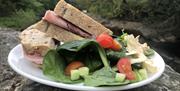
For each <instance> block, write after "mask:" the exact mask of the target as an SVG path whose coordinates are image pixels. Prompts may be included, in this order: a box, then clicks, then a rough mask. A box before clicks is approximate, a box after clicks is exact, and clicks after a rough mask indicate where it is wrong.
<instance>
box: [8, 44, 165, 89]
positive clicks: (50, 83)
mask: <svg viewBox="0 0 180 91" xmlns="http://www.w3.org/2000/svg"><path fill="white" fill-rule="evenodd" d="M19 47H21V50H22V45H21V44H18V45H16V46H15V47H14V48H13V49H11V51H10V52H9V55H8V63H9V65H10V67H11V68H12V69H13V70H14V71H15V72H17V73H18V74H20V75H22V76H24V77H26V78H28V79H31V80H33V81H35V82H38V83H41V84H45V85H48V86H53V87H57V88H63V89H69V90H93V91H95V90H96V91H109V90H127V89H132V88H136V87H141V86H144V85H146V84H149V83H151V82H152V81H154V80H156V79H158V78H159V77H160V76H161V75H162V73H163V72H164V70H165V62H164V60H163V58H162V57H161V56H160V55H159V54H158V53H157V52H156V51H155V55H157V56H159V57H160V59H161V61H162V62H161V63H162V64H161V65H162V68H160V69H159V71H158V73H156V74H154V75H153V76H152V77H151V79H146V80H143V81H140V82H137V83H132V84H128V85H122V86H112V87H91V86H81V87H80V86H78V85H74V84H65V83H61V82H55V81H53V80H47V79H41V78H38V77H36V76H33V75H30V74H28V73H25V72H23V71H21V70H20V69H18V67H17V66H16V65H14V64H13V62H12V58H11V56H12V55H13V52H14V51H15V50H16V49H17V48H19ZM14 60H15V59H14ZM16 60H17V59H16Z"/></svg>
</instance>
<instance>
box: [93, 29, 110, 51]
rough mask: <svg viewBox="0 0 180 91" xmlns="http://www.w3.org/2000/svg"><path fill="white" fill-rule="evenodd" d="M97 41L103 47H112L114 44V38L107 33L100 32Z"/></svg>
mask: <svg viewBox="0 0 180 91" xmlns="http://www.w3.org/2000/svg"><path fill="white" fill-rule="evenodd" d="M96 41H97V42H98V43H99V44H100V46H101V47H103V48H110V47H111V46H112V45H113V38H112V37H111V36H110V35H108V34H107V33H102V34H100V35H99V36H98V37H97V38H96Z"/></svg>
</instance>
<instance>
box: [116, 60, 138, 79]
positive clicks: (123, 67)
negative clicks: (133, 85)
mask: <svg viewBox="0 0 180 91" xmlns="http://www.w3.org/2000/svg"><path fill="white" fill-rule="evenodd" d="M117 68H118V70H119V72H120V73H124V74H126V78H127V79H128V80H134V79H135V74H134V72H133V71H132V67H131V63H130V61H129V59H128V58H121V59H120V60H119V61H118V63H117Z"/></svg>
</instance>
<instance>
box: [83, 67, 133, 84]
mask: <svg viewBox="0 0 180 91" xmlns="http://www.w3.org/2000/svg"><path fill="white" fill-rule="evenodd" d="M115 76H116V72H115V71H113V70H112V69H111V68H107V67H103V68H102V69H100V70H97V71H96V72H94V73H93V74H92V75H90V76H86V77H85V78H84V79H85V81H84V84H85V85H88V86H104V85H106V86H111V85H125V84H128V83H129V82H130V81H129V80H125V81H124V82H117V81H115Z"/></svg>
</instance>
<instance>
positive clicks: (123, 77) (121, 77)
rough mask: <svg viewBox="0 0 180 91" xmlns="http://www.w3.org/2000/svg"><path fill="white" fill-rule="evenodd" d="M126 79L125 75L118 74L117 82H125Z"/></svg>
mask: <svg viewBox="0 0 180 91" xmlns="http://www.w3.org/2000/svg"><path fill="white" fill-rule="evenodd" d="M125 78H126V75H125V74H122V73H116V77H115V81H118V82H123V81H124V80H125Z"/></svg>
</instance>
